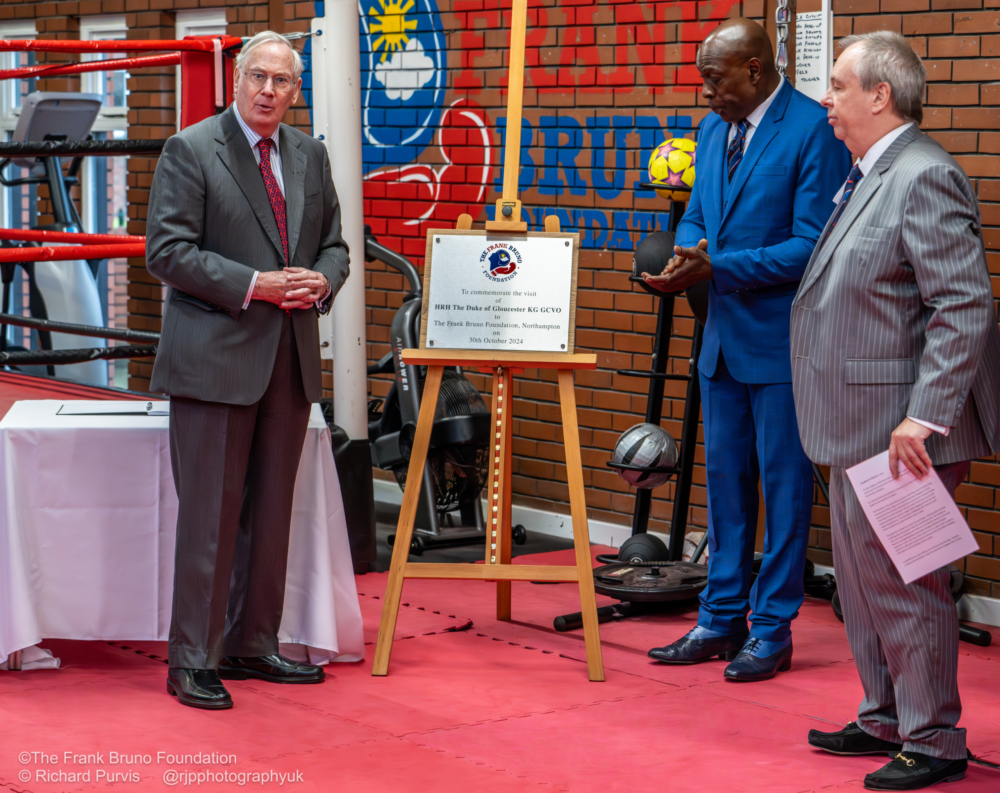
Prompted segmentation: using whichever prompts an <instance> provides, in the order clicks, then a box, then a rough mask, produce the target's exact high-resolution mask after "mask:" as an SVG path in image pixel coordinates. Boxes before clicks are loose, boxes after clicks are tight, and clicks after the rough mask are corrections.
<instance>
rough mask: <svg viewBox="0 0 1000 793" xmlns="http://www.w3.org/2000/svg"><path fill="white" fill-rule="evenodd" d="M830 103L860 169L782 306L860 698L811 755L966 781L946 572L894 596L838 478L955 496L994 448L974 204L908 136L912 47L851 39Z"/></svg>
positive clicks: (927, 142) (995, 355) (931, 150)
mask: <svg viewBox="0 0 1000 793" xmlns="http://www.w3.org/2000/svg"><path fill="white" fill-rule="evenodd" d="M842 44H843V45H844V46H845V49H844V51H843V53H842V55H841V56H840V58H839V59H838V61H837V64H836V66H835V67H834V70H833V73H832V75H831V87H830V89H829V91H827V93H826V95H825V96H824V97H823V102H822V104H823V105H824V106H825V107H826V108H827V114H828V117H829V121H830V124H831V125H832V126H833V128H834V130H835V132H836V135H837V137H838V138H839V139H841V140H843V141H844V142H845V143H846V144H847V147H848V149H850V150H851V152H852V154H854V155H855V156H856V157H858V158H859V161H858V163H857V165H856V166H855V167H854V170H852V172H851V175H850V177H849V178H848V180H847V182H846V183H845V185H844V188H843V190H842V191H841V193H840V195H839V196H838V199H837V201H838V204H837V207H836V209H835V210H834V213H833V215H832V217H831V218H830V221H829V222H828V223H827V226H826V228H825V229H824V231H823V236H822V237H821V238H820V242H819V244H818V245H817V246H816V250H815V251H814V252H813V255H812V258H811V259H810V261H809V265H808V267H807V268H806V272H805V276H804V277H803V279H802V283H801V285H800V286H799V289H798V292H797V294H796V297H795V302H794V303H793V304H792V318H791V355H792V377H793V384H794V390H795V407H796V412H797V414H798V420H799V432H800V434H801V437H802V445H803V448H804V449H805V451H806V454H807V455H808V456H809V457H810V458H811V459H812V460H813V461H814V462H816V463H820V464H823V465H829V466H831V470H830V520H831V526H832V532H833V554H834V565H835V568H836V575H837V585H838V589H839V591H840V598H841V602H842V604H843V608H844V620H845V623H846V626H847V635H848V639H849V640H850V644H851V650H852V652H853V654H854V658H855V662H856V664H857V667H858V672H859V674H860V676H861V682H862V684H863V686H864V693H865V696H864V699H863V700H862V702H861V706H860V708H859V710H858V717H857V721H856V722H850V723H849V724H848V725H847V727H846V728H845V729H843V730H840V731H838V732H834V733H821V732H818V731H816V730H813V731H811V732H810V733H809V743H810V744H812V745H813V746H816V747H818V748H820V749H824V750H826V751H829V752H833V753H835V754H847V755H861V754H885V753H890V754H892V755H894V759H893V760H892V761H891V762H890V763H889V764H888V765H886V766H884V767H883V768H881V769H879V770H878V771H876V772H874V773H872V774H869V775H868V776H867V777H866V778H865V787H866V788H869V789H875V790H915V789H918V788H923V787H927V786H928V785H932V784H935V783H937V782H940V781H943V780H953V779H960V778H961V777H962V776H963V775H964V773H965V768H966V759H965V758H966V748H965V730H964V729H961V728H959V727H957V726H956V725H957V723H958V720H959V716H960V714H961V701H960V699H959V695H958V682H957V665H958V617H957V614H956V610H955V605H954V603H953V601H952V598H951V594H950V592H949V576H948V572H947V570H944V569H942V570H938V571H937V572H935V573H932V574H930V575H927V576H924V577H923V578H921V579H919V580H917V581H915V582H913V583H912V584H909V585H906V584H903V582H902V579H901V578H900V576H899V574H898V572H897V571H896V569H895V567H894V566H893V563H892V562H891V560H890V559H889V556H888V554H887V553H886V552H885V550H884V548H883V547H882V545H881V543H880V542H879V540H878V538H877V536H876V535H875V533H874V532H873V530H872V528H871V525H870V524H869V523H868V520H867V519H866V518H865V515H864V512H863V511H862V509H861V507H860V505H859V503H858V499H857V496H856V495H855V493H854V490H853V489H852V487H851V484H850V481H849V480H848V479H847V476H846V474H845V469H846V468H848V467H850V466H852V465H855V464H856V463H859V462H861V461H863V460H866V459H868V458H869V457H872V456H874V455H876V454H880V453H882V452H884V451H885V450H886V448H888V449H889V460H890V468H891V469H892V473H893V475H894V476H896V475H898V471H899V468H898V466H899V464H900V463H902V464H903V465H905V466H906V467H907V468H909V469H910V470H911V471H912V472H913V473H914V474H915V475H917V476H918V477H920V476H924V475H926V474H927V473H928V469H929V468H930V466H932V465H933V466H934V467H935V469H936V470H937V472H938V474H939V476H940V477H941V479H942V481H943V482H944V483H945V486H946V487H948V489H949V490H950V491H951V492H952V494H954V491H955V488H956V487H957V486H958V484H959V483H960V482H961V481H962V480H963V479H964V478H965V476H966V474H967V473H968V470H969V464H970V460H973V459H975V458H977V457H981V456H983V455H987V454H990V453H991V451H995V450H997V449H1000V427H998V425H1000V420H998V411H997V404H996V401H995V396H996V394H997V393H998V391H1000V333H998V331H997V324H996V318H995V316H994V313H993V299H992V291H991V287H990V278H989V273H988V271H987V266H986V257H985V252H984V249H983V239H982V233H981V229H980V216H979V210H978V207H977V204H976V198H975V192H974V191H973V189H972V186H971V185H970V184H969V180H968V178H967V177H966V175H965V173H964V172H963V171H962V169H961V167H960V166H959V165H958V164H957V163H956V162H955V160H954V159H952V157H951V156H949V155H948V154H947V153H946V152H945V151H944V150H943V149H942V148H941V147H940V146H939V145H938V144H937V143H936V142H935V141H934V140H932V139H931V138H929V137H927V136H926V135H923V134H922V133H921V132H920V130H919V128H918V127H917V124H919V122H920V120H921V117H922V107H921V97H922V96H923V88H924V81H925V78H926V73H925V71H924V68H923V64H921V62H920V59H919V58H918V57H917V55H916V54H915V53H914V52H913V50H912V49H911V48H910V45H909V44H908V43H907V41H906V40H905V39H904V38H903V37H902V36H900V35H899V34H897V33H888V32H885V31H881V32H878V33H869V34H866V35H861V36H850V37H848V38H846V39H844V41H843V42H842Z"/></svg>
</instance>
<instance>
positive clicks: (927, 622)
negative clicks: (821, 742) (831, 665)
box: [830, 461, 970, 760]
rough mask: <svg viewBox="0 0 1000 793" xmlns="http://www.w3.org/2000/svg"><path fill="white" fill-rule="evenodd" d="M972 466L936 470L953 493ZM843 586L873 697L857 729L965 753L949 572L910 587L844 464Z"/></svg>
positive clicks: (836, 521) (847, 619)
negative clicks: (894, 561)
mask: <svg viewBox="0 0 1000 793" xmlns="http://www.w3.org/2000/svg"><path fill="white" fill-rule="evenodd" d="M969 465H970V464H969V462H967V461H966V462H959V463H952V464H951V465H942V466H938V467H937V468H936V470H937V472H938V475H939V476H940V477H941V481H942V482H943V483H944V485H945V487H946V488H947V489H948V492H949V493H951V494H952V496H954V494H955V488H957V487H958V485H959V483H960V482H961V481H962V480H963V479H965V476H966V474H967V473H968V472H969ZM830 524H831V528H832V534H833V563H834V567H835V569H836V576H837V591H838V592H839V593H840V602H841V605H842V607H843V610H844V623H845V625H846V627H847V638H848V641H849V642H850V645H851V652H852V654H853V655H854V662H855V664H856V665H857V668H858V674H859V675H860V676H861V684H862V686H863V687H864V692H865V696H864V699H863V700H862V701H861V705H860V707H859V708H858V719H857V722H858V725H859V726H860V727H861V729H863V730H864V731H865V732H867V733H868V734H869V735H873V736H875V737H876V738H881V739H883V740H886V741H893V742H896V743H898V742H900V741H902V743H903V749H904V751H913V752H920V753H923V754H927V755H930V756H932V757H940V758H946V759H949V760H958V759H964V758H965V756H966V751H965V729H964V728H960V727H956V725H957V724H958V719H959V717H960V716H961V715H962V702H961V700H960V699H959V695H958V612H957V610H956V608H955V602H954V600H952V597H951V591H950V587H949V578H950V577H949V574H948V570H947V568H942V569H940V570H937V571H935V572H933V573H930V574H929V575H926V576H924V577H923V578H920V579H918V580H916V581H914V582H913V583H911V584H904V583H903V579H902V578H900V576H899V573H898V572H897V571H896V567H895V565H893V563H892V560H891V559H890V558H889V555H888V554H887V553H886V552H885V549H884V548H883V547H882V543H881V542H880V541H879V539H878V536H877V535H876V534H875V531H874V530H873V529H872V527H871V524H870V523H869V522H868V519H867V518H866V517H865V513H864V511H863V510H862V508H861V504H860V503H859V502H858V498H857V496H856V495H855V492H854V489H853V488H852V487H851V482H850V480H849V479H848V478H847V474H846V472H845V470H844V469H843V468H836V467H834V468H831V469H830Z"/></svg>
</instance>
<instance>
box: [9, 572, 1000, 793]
mask: <svg viewBox="0 0 1000 793" xmlns="http://www.w3.org/2000/svg"><path fill="white" fill-rule="evenodd" d="M564 556H565V555H564V554H563V555H560V554H551V555H546V556H543V557H542V558H536V559H534V560H532V561H537V562H545V563H563V562H565V561H567V560H566V559H565V558H563V557H564ZM522 563H523V560H522ZM358 588H359V591H360V592H362V593H364V594H363V595H362V597H361V603H362V614H363V616H364V620H365V630H366V640H367V641H374V639H375V634H376V631H377V625H378V619H379V617H380V615H381V607H382V597H383V595H384V588H385V576H384V575H375V574H369V575H366V576H361V577H359V578H358ZM605 602H609V601H605ZM403 603H405V604H408V605H404V606H403V607H402V608H401V609H400V615H399V621H398V623H397V631H396V637H397V641H396V642H395V644H394V648H393V658H392V663H391V665H390V669H389V676H388V677H385V678H373V677H372V676H371V674H370V673H371V660H372V654H373V648H370V649H369V657H368V659H367V660H366V661H364V662H363V663H360V664H335V665H331V666H330V667H329V668H328V673H329V675H330V678H329V679H328V681H327V682H325V683H324V684H322V685H317V686H275V685H269V684H265V683H262V682H255V681H244V682H232V683H230V684H229V687H230V690H231V691H232V693H233V696H234V699H235V701H236V707H235V708H234V709H233V710H231V711H223V712H217V713H212V712H205V711H196V710H192V709H190V708H185V707H182V706H180V705H178V704H177V702H176V701H175V700H174V699H173V698H172V697H169V696H168V695H167V694H166V692H165V690H164V677H165V672H166V667H165V664H164V663H163V662H162V660H159V658H160V657H162V655H164V654H165V651H164V645H163V643H160V642H116V643H114V644H109V643H106V642H56V641H51V642H45V643H44V644H45V646H49V647H51V648H52V649H53V650H55V652H56V654H57V655H59V656H60V657H61V658H62V660H63V663H64V668H63V669H61V670H59V671H51V672H27V673H0V716H2V717H0V790H2V791H7V790H10V791H18V793H48V792H55V791H58V792H59V793H62V792H63V791H67V792H68V791H73V792H74V793H76V791H96V790H104V789H107V785H106V784H105V783H104V782H102V781H98V780H97V779H96V772H97V771H99V770H102V771H104V772H108V771H118V772H123V771H129V772H133V771H134V772H135V773H136V774H138V775H139V777H140V783H139V784H133V785H131V786H130V785H128V784H124V785H120V786H118V787H124V788H126V789H135V790H142V791H147V790H150V791H158V790H166V789H167V788H168V787H170V786H168V785H167V784H165V783H164V782H163V774H164V772H165V771H167V770H168V769H170V768H175V767H176V768H180V769H187V770H189V771H194V772H196V771H198V770H199V769H200V770H202V771H204V770H205V769H206V768H207V769H208V770H209V771H212V772H213V773H217V772H220V771H225V770H227V769H228V770H229V771H230V772H236V773H244V774H247V773H264V772H267V773H270V772H272V771H273V772H275V773H284V774H295V773H296V772H298V773H300V774H301V776H302V781H301V782H294V783H293V782H286V784H285V785H284V786H287V787H288V788H290V789H293V790H301V791H310V792H311V791H323V792H324V793H326V792H327V791H337V793H354V792H355V791H358V793H361V792H362V791H363V792H364V793H383V792H384V793H404V792H408V791H421V792H422V791H435V792H437V791H441V792H442V793H450V792H451V791H455V792H456V793H457V792H458V791H461V792H462V793H467V791H469V790H474V791H477V793H478V791H486V792H487V793H491V792H492V791H497V792H498V793H506V792H507V791H526V790H527V791H535V790H537V791H571V792H572V793H577V792H578V791H580V792H581V793H588V792H589V791H595V793H596V792H597V791H627V793H634V791H635V790H636V789H644V788H650V789H655V790H660V789H662V790H669V791H670V792H671V793H716V792H718V793H728V791H739V792H740V793H744V791H754V792H756V791H761V792H762V793H763V792H766V793H772V791H774V792H775V793H784V792H785V791H787V793H818V792H819V791H821V790H822V791H835V793H841V792H843V793H847V792H848V791H858V790H861V789H862V782H861V780H862V779H863V777H864V774H865V773H868V772H869V771H871V770H874V769H875V768H877V767H878V766H879V765H880V764H881V763H882V762H883V760H882V758H877V757H868V758H842V757H832V756H829V755H824V754H821V753H819V752H814V751H812V750H810V749H809V747H808V746H807V744H806V743H805V735H806V733H807V731H808V730H809V729H810V728H812V727H818V728H820V729H824V728H827V729H835V726H834V725H841V724H843V723H844V722H846V721H847V720H849V719H850V718H852V716H853V714H854V712H855V710H856V708H857V703H858V700H859V698H860V696H861V687H860V683H859V681H858V677H857V672H856V671H855V668H854V664H853V662H852V661H851V659H850V653H849V649H848V648H847V642H846V638H845V636H844V629H843V626H842V625H841V624H840V623H838V622H837V621H836V620H835V618H833V616H832V613H831V610H830V606H829V604H828V603H825V602H821V601H807V603H806V604H805V605H804V606H803V609H802V615H801V616H800V618H799V619H798V620H797V621H796V623H795V625H794V627H793V635H794V637H795V648H796V649H795V660H794V661H793V666H792V671H791V672H789V673H786V674H782V675H779V676H778V677H777V678H775V679H774V680H771V681H766V682H763V683H756V684H743V685H737V684H731V683H727V682H725V681H723V680H722V670H723V669H724V667H725V665H724V663H722V662H712V663H706V664H701V665H698V666H693V667H669V666H664V665H660V664H654V663H651V662H650V660H649V659H648V658H646V657H645V651H646V650H647V649H648V648H649V647H650V646H653V645H654V644H662V643H664V642H666V641H669V640H671V639H673V638H676V637H677V636H679V635H681V634H682V633H683V632H684V631H685V630H687V628H689V627H690V625H691V624H692V621H693V619H694V612H693V611H692V610H690V609H680V610H678V611H677V612H676V613H674V614H671V615H667V616H657V617H648V618H642V619H635V620H626V621H623V622H619V623H612V624H608V625H603V626H601V628H602V636H603V637H604V640H605V644H604V659H605V665H606V668H607V670H608V679H607V682H605V683H590V682H589V681H588V680H587V675H586V666H585V664H584V663H583V661H582V659H583V645H582V637H581V636H579V635H578V633H577V634H560V633H556V632H555V631H554V630H552V618H553V617H554V616H556V615H557V614H561V613H565V612H568V611H575V610H577V609H579V603H578V600H577V591H576V587H575V586H573V585H556V586H535V585H532V584H528V583H515V585H514V614H515V617H516V618H517V620H518V621H517V622H512V623H502V622H498V621H497V620H496V619H495V587H493V586H491V585H489V584H485V583H482V582H475V581H410V582H407V584H406V585H405V588H404V594H403ZM470 621H471V622H472V625H471V626H469V622H470ZM408 637H411V638H408ZM126 648H127V649H126ZM152 656H157V657H158V658H153V657H152ZM998 664H1000V653H998V648H995V647H991V648H986V649H983V648H976V647H971V646H969V645H962V655H961V658H960V664H959V674H960V683H961V690H962V697H963V702H964V704H965V713H964V714H963V718H962V725H963V726H965V727H967V728H968V730H969V746H970V747H971V748H972V749H973V751H975V752H977V753H978V754H980V755H981V756H984V757H985V758H986V759H991V760H993V761H994V762H996V761H997V759H998V758H1000V690H998V688H997V686H996V680H997V679H998V670H1000V666H998ZM34 750H45V751H46V752H51V753H58V754H59V756H60V757H62V752H65V751H70V752H77V753H82V752H97V753H103V756H104V759H105V761H106V758H107V756H108V753H109V752H110V751H118V752H128V753H143V754H148V755H151V760H152V762H150V763H149V764H143V763H139V764H135V763H133V764H124V765H123V764H119V765H117V766H113V767H112V766H111V765H109V764H108V763H107V762H105V763H104V764H103V765H101V764H91V765H89V766H83V767H81V769H80V770H83V769H85V768H89V769H90V770H91V781H90V782H74V783H57V782H45V781H40V780H38V779H37V778H36V777H35V776H34V775H35V773H36V772H37V771H38V770H52V769H53V768H54V767H53V766H40V765H38V764H37V763H35V761H34V760H32V761H31V762H28V763H22V762H20V758H19V753H20V752H22V751H34ZM158 751H164V752H171V753H175V754H176V753H183V752H187V753H194V752H199V751H200V752H203V753H204V752H209V753H210V752H213V751H214V752H218V753H223V754H231V755H235V756H236V762H235V763H234V764H233V765H231V766H221V765H211V764H209V765H207V766H206V765H205V764H204V763H200V764H199V763H174V764H169V763H166V762H162V763H159V764H157V763H156V761H155V759H156V752H158ZM59 768H61V769H62V770H64V771H65V770H72V769H70V768H69V766H66V765H60V766H59ZM23 772H27V773H28V775H29V777H30V778H29V780H28V781H26V782H25V781H21V779H20V774H21V773H23ZM194 785H195V783H194V782H190V784H189V786H192V787H193V786H194ZM182 786H183V785H182ZM240 786H241V785H239V784H238V783H236V782H219V781H216V782H213V781H211V780H207V781H203V782H202V783H201V784H200V785H199V787H200V788H201V789H203V790H211V791H213V792H214V791H224V790H228V789H231V788H233V789H235V788H236V787H240ZM243 786H245V787H250V786H253V787H262V786H261V785H260V784H259V783H256V784H255V783H253V782H246V784H245V785H243ZM284 786H282V787H284ZM268 787H278V783H277V782H273V783H271V784H270V785H268ZM998 789H1000V771H991V770H988V769H984V768H981V767H977V766H973V767H972V768H971V769H970V771H969V774H968V776H967V778H966V779H965V780H963V781H961V782H957V783H954V784H951V785H948V786H947V791H948V793H986V792H987V791H991V793H992V791H996V790H998Z"/></svg>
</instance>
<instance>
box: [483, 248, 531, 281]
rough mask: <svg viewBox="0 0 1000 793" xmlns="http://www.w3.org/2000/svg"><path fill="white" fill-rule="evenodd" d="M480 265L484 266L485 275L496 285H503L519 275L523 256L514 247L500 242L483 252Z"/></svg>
mask: <svg viewBox="0 0 1000 793" xmlns="http://www.w3.org/2000/svg"><path fill="white" fill-rule="evenodd" d="M479 263H480V264H481V265H482V266H483V275H485V276H486V277H487V278H489V279H490V280H491V281H493V282H494V283H503V282H504V281H509V280H510V279H511V278H513V277H514V276H515V275H517V267H518V265H519V264H521V254H520V253H519V252H518V250H517V248H515V247H514V246H513V245H508V244H507V243H506V242H499V243H496V244H494V245H490V246H488V247H487V248H486V250H484V251H483V255H482V256H480V257H479Z"/></svg>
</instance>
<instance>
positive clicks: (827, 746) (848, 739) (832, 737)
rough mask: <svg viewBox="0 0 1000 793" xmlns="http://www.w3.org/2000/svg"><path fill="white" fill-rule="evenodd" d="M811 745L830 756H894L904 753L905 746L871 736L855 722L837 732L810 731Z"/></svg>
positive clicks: (848, 723)
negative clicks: (897, 753)
mask: <svg viewBox="0 0 1000 793" xmlns="http://www.w3.org/2000/svg"><path fill="white" fill-rule="evenodd" d="M809 745H810V746H815V747H816V748H817V749H822V750H823V751H824V752H829V753H830V754H846V755H862V754H888V755H894V754H896V752H901V751H903V744H901V743H893V742H892V741H884V740H882V739H881V738H876V737H875V736H874V735H869V734H868V733H867V732H865V731H864V730H862V729H861V728H860V727H859V726H858V725H857V722H853V721H849V722H847V726H846V727H844V729H842V730H839V731H837V732H820V731H819V730H809Z"/></svg>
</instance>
